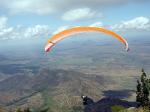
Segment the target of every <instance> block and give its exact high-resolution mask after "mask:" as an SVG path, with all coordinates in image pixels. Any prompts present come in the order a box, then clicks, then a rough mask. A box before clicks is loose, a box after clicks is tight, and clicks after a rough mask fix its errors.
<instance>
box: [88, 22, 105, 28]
mask: <svg viewBox="0 0 150 112" xmlns="http://www.w3.org/2000/svg"><path fill="white" fill-rule="evenodd" d="M90 26H91V27H92V26H96V27H102V26H103V23H102V22H96V23H93V24H91V25H90Z"/></svg>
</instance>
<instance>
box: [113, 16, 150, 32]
mask: <svg viewBox="0 0 150 112" xmlns="http://www.w3.org/2000/svg"><path fill="white" fill-rule="evenodd" d="M149 28H150V20H149V18H146V17H142V16H141V17H137V18H134V19H132V20H128V21H123V22H121V23H120V24H116V25H113V26H111V29H114V30H117V31H124V30H131V29H132V30H147V29H149Z"/></svg>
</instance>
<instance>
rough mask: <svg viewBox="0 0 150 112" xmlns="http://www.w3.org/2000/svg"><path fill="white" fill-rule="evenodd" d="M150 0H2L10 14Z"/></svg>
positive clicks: (43, 12)
mask: <svg viewBox="0 0 150 112" xmlns="http://www.w3.org/2000/svg"><path fill="white" fill-rule="evenodd" d="M133 2H134V3H142V2H149V0H45V1H43V0H0V7H1V9H2V10H5V11H8V13H10V14H24V13H34V14H39V15H49V14H52V13H53V14H55V13H56V12H61V13H64V12H66V11H67V10H70V9H72V10H73V9H78V8H81V7H88V8H90V9H93V10H98V9H102V8H109V7H116V6H122V5H126V4H128V3H133Z"/></svg>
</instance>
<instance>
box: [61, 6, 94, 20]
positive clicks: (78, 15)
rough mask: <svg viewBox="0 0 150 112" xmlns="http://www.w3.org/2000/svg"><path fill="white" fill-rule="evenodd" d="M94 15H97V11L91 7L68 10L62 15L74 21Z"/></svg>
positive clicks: (65, 18)
mask: <svg viewBox="0 0 150 112" xmlns="http://www.w3.org/2000/svg"><path fill="white" fill-rule="evenodd" d="M94 16H96V12H95V11H92V10H91V9H89V8H79V9H74V10H70V11H67V12H66V13H64V15H63V16H62V19H63V20H66V21H74V20H79V19H83V18H92V17H94Z"/></svg>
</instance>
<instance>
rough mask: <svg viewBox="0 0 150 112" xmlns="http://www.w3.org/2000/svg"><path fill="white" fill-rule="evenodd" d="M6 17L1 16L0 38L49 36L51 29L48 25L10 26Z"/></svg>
mask: <svg viewBox="0 0 150 112" xmlns="http://www.w3.org/2000/svg"><path fill="white" fill-rule="evenodd" d="M7 19H8V18H6V17H0V39H2V40H6V39H24V38H40V37H47V36H49V35H50V34H51V29H50V28H49V26H47V25H35V26H33V27H22V26H16V27H9V26H8V25H7Z"/></svg>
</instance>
